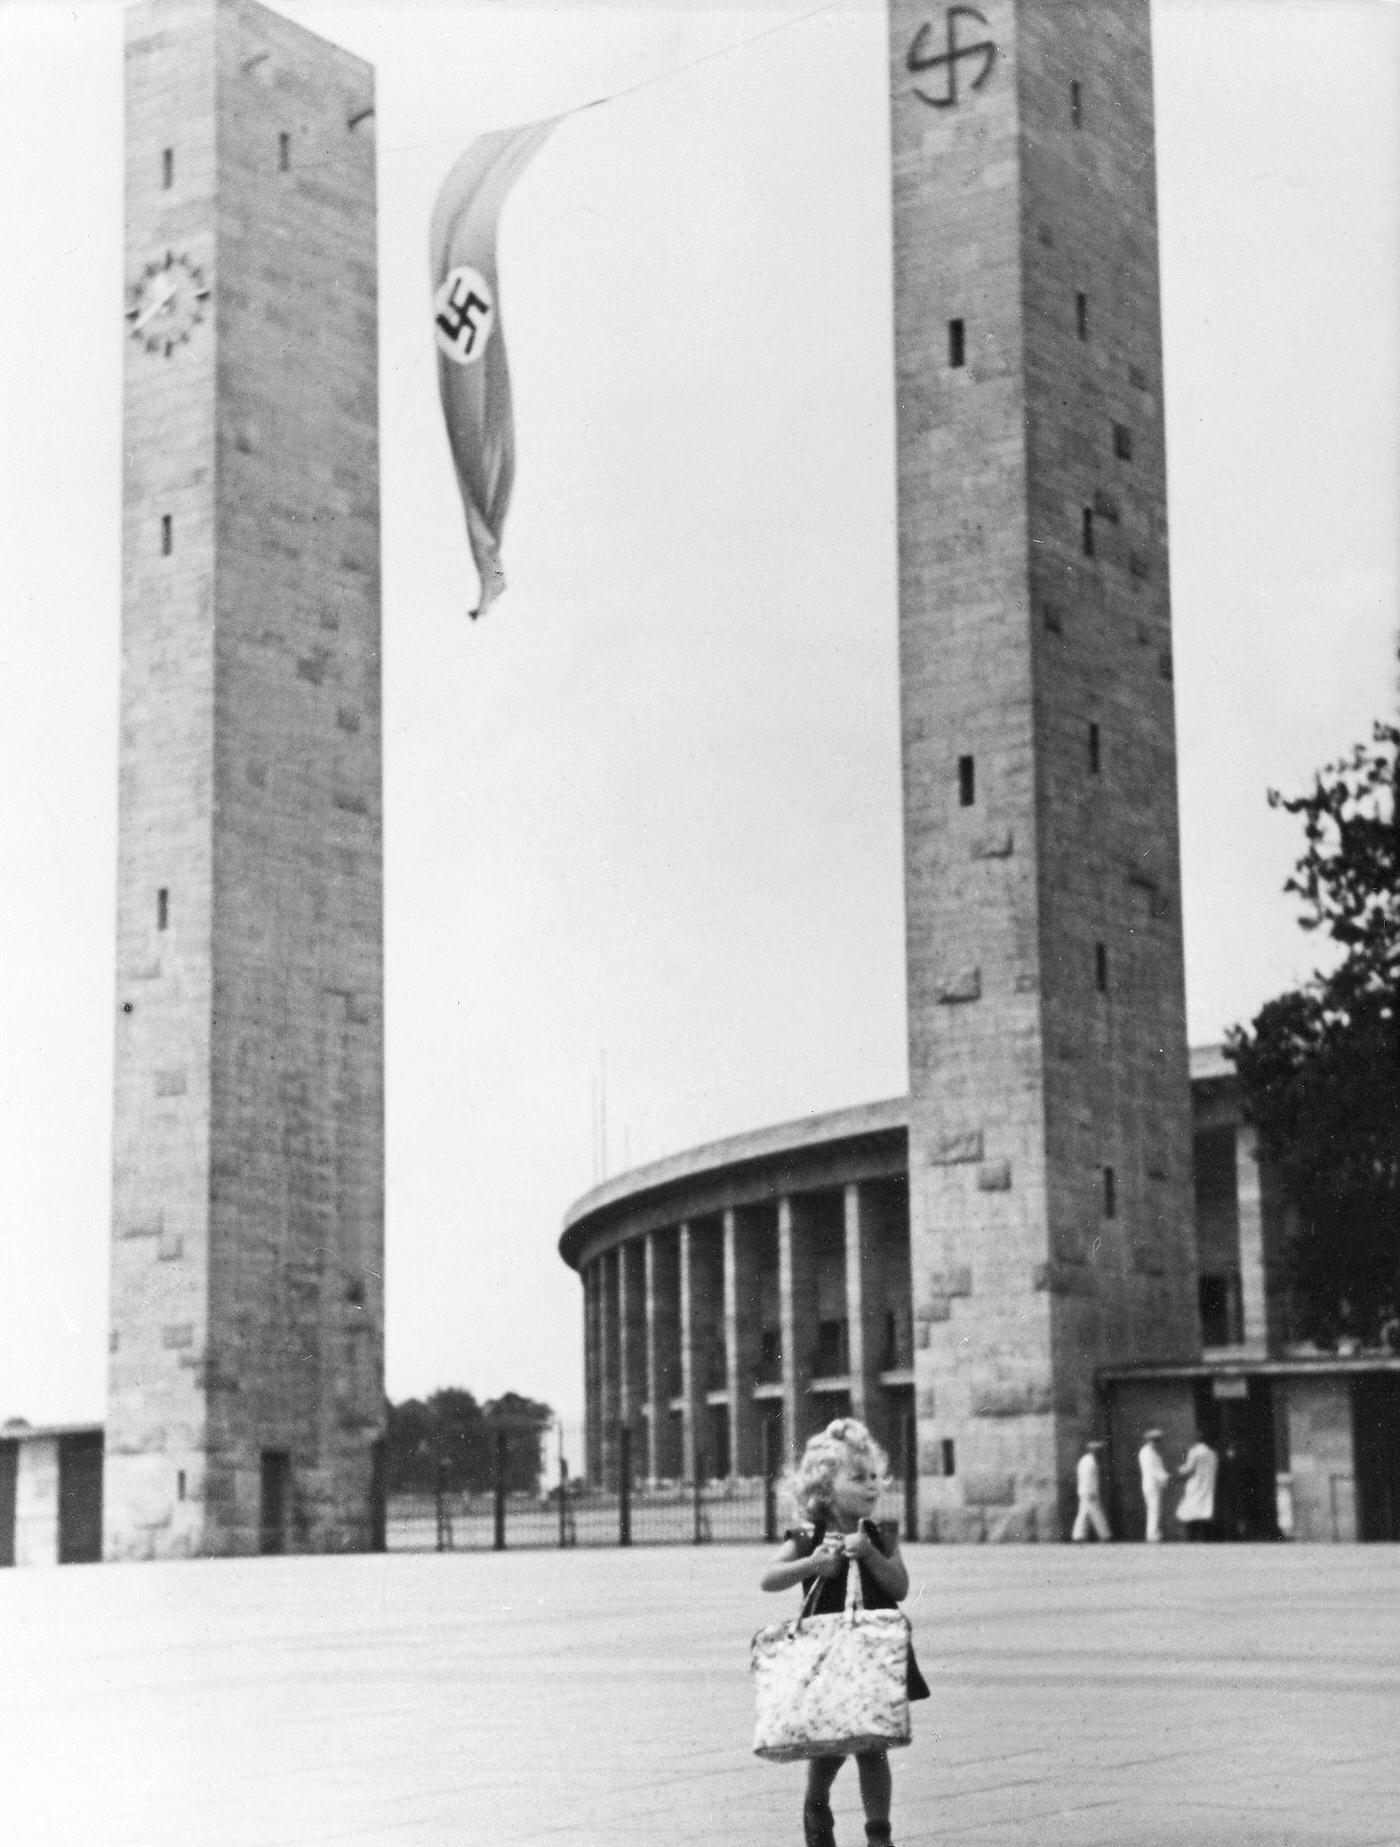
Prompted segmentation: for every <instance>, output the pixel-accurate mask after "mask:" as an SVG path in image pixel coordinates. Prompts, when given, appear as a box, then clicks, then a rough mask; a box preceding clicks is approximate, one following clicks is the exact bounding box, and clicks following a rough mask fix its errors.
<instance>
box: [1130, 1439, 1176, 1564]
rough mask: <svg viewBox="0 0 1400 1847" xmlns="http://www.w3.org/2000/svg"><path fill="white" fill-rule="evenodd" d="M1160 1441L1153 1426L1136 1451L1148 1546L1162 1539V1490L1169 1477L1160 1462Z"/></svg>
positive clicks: (1163, 1464)
mask: <svg viewBox="0 0 1400 1847" xmlns="http://www.w3.org/2000/svg"><path fill="white" fill-rule="evenodd" d="M1161 1440H1162V1433H1161V1431H1160V1430H1158V1429H1156V1428H1155V1426H1154V1428H1153V1429H1151V1430H1146V1431H1144V1432H1143V1437H1142V1448H1141V1449H1140V1450H1139V1451H1138V1468H1139V1469H1140V1470H1141V1471H1142V1502H1143V1506H1144V1507H1145V1508H1146V1509H1147V1533H1146V1535H1145V1537H1146V1539H1147V1542H1148V1544H1149V1545H1156V1544H1157V1543H1158V1542H1159V1541H1160V1540H1161V1537H1162V1490H1163V1489H1164V1488H1165V1487H1166V1485H1167V1483H1168V1482H1169V1481H1170V1480H1171V1477H1170V1476H1169V1475H1168V1474H1167V1465H1166V1463H1165V1462H1163V1460H1162V1452H1161V1450H1159V1449H1158V1447H1157V1445H1158V1444H1159V1443H1160V1442H1161Z"/></svg>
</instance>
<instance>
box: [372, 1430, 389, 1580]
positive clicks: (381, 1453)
mask: <svg viewBox="0 0 1400 1847" xmlns="http://www.w3.org/2000/svg"><path fill="white" fill-rule="evenodd" d="M387 1469H388V1464H387V1461H386V1446H385V1439H384V1438H383V1437H376V1438H375V1439H374V1442H373V1443H372V1444H371V1445H370V1452H369V1549H370V1551H371V1552H387V1551H388V1549H389V1488H388V1473H387Z"/></svg>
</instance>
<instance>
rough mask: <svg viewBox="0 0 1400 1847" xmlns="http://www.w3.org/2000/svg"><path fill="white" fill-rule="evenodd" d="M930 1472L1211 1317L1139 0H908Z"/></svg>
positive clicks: (1052, 1488)
mask: <svg viewBox="0 0 1400 1847" xmlns="http://www.w3.org/2000/svg"><path fill="white" fill-rule="evenodd" d="M890 31H891V40H890V44H891V82H892V89H891V105H892V136H893V187H894V251H895V297H896V365H897V392H898V441H899V531H900V650H901V684H902V700H903V750H904V800H905V886H906V908H907V932H908V935H907V946H908V957H907V959H908V988H909V1056H910V1089H911V1101H910V1108H911V1126H910V1138H909V1167H910V1214H911V1261H912V1267H913V1289H914V1296H913V1301H914V1314H915V1325H916V1345H917V1349H918V1350H917V1353H916V1382H917V1414H918V1427H919V1458H920V1461H919V1467H920V1478H921V1479H920V1505H921V1507H922V1508H923V1509H924V1510H925V1520H924V1523H925V1527H926V1529H928V1528H931V1529H932V1530H933V1531H934V1532H936V1533H937V1534H938V1535H939V1536H940V1537H945V1538H959V1537H983V1536H985V1537H992V1538H996V1537H1031V1536H1040V1537H1044V1538H1054V1537H1059V1536H1061V1535H1062V1534H1063V1532H1064V1530H1065V1529H1064V1526H1063V1518H1064V1511H1065V1498H1066V1494H1067V1490H1068V1486H1069V1482H1070V1479H1071V1477H1072V1473H1073V1467H1074V1462H1075V1458H1076V1454H1077V1451H1078V1447H1079V1444H1080V1442H1081V1440H1082V1439H1083V1438H1084V1437H1085V1436H1086V1435H1088V1434H1089V1433H1090V1432H1091V1431H1092V1429H1093V1427H1094V1423H1095V1416H1096V1405H1095V1402H1094V1392H1093V1373H1094V1367H1095V1366H1096V1365H1097V1364H1101V1363H1103V1362H1106V1361H1111V1360H1116V1359H1127V1358H1145V1357H1148V1356H1153V1357H1161V1358H1181V1357H1186V1356H1189V1355H1190V1354H1191V1353H1192V1351H1193V1350H1194V1346H1195V1342H1196V1340H1197V1334H1196V1319H1197V1317H1196V1305H1195V1276H1194V1257H1193V1246H1192V1235H1191V1224H1192V1184H1191V1139H1190V1091H1189V1080H1188V1071H1187V1051H1186V1030H1185V1005H1184V991H1183V971H1182V933H1181V903H1180V877H1179V866H1178V848H1177V794H1176V767H1175V744H1174V728H1173V711H1172V683H1171V674H1172V654H1171V627H1170V608H1169V601H1168V583H1167V525H1166V497H1165V458H1164V443H1163V421H1162V359H1161V330H1160V316H1159V303H1158V274H1157V229H1156V204H1155V172H1154V150H1153V111H1152V62H1151V41H1150V30H1149V20H1148V6H1147V0H984V4H982V5H980V6H978V7H976V8H974V7H970V6H937V7H929V6H927V5H924V4H923V3H922V0H891V6H890Z"/></svg>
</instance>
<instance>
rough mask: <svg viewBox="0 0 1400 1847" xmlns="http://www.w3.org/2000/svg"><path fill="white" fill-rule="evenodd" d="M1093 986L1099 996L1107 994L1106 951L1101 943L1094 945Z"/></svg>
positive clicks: (1105, 947)
mask: <svg viewBox="0 0 1400 1847" xmlns="http://www.w3.org/2000/svg"><path fill="white" fill-rule="evenodd" d="M1094 986H1095V987H1096V988H1097V989H1098V991H1099V993H1100V994H1107V992H1108V949H1107V946H1106V945H1105V944H1103V943H1095V944H1094Z"/></svg>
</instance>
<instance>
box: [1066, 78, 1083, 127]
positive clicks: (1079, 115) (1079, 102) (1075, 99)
mask: <svg viewBox="0 0 1400 1847" xmlns="http://www.w3.org/2000/svg"><path fill="white" fill-rule="evenodd" d="M1069 122H1070V127H1071V128H1083V126H1084V92H1083V91H1082V90H1081V89H1080V87H1079V85H1078V84H1077V83H1072V84H1071V85H1070V86H1069Z"/></svg>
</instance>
